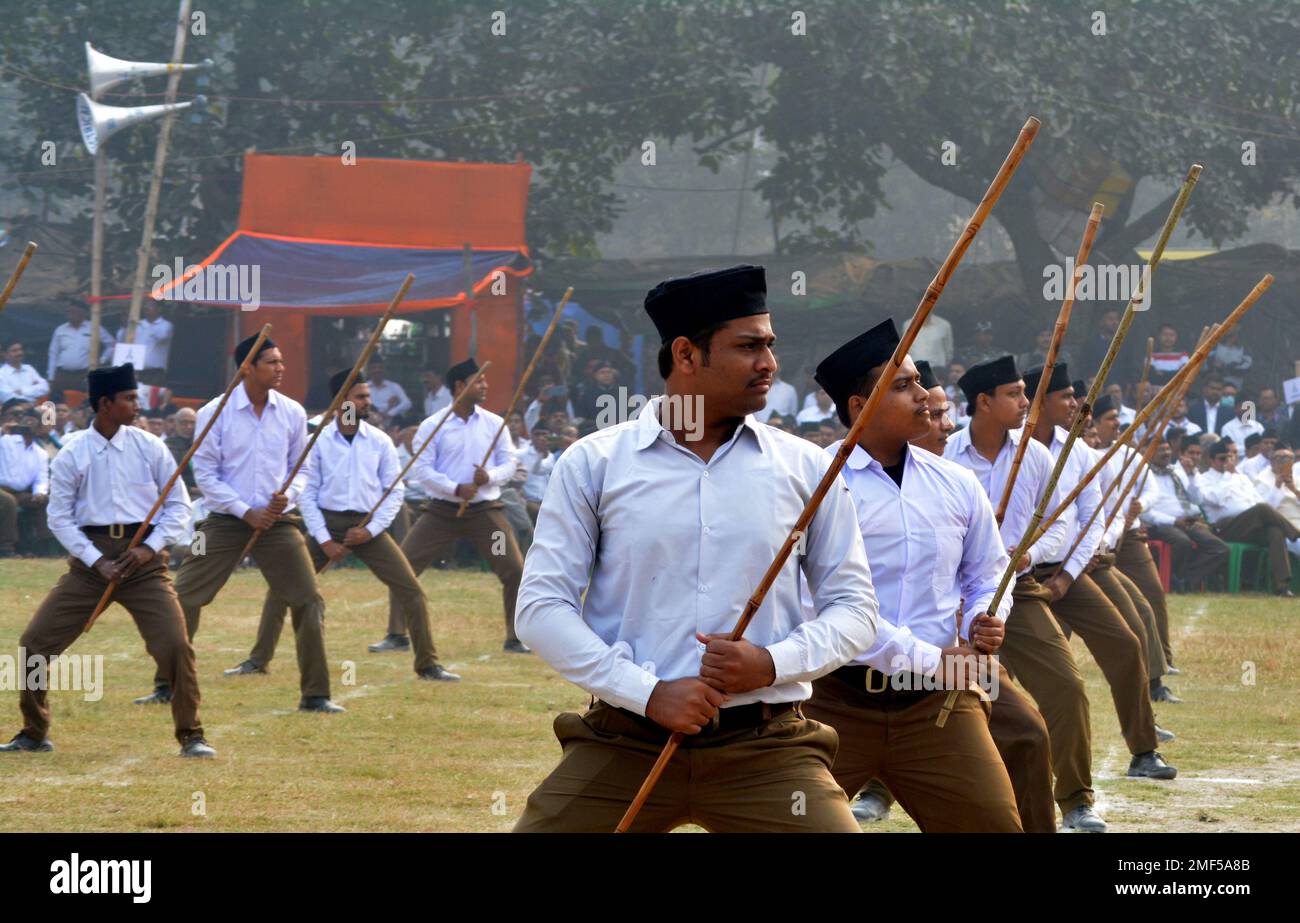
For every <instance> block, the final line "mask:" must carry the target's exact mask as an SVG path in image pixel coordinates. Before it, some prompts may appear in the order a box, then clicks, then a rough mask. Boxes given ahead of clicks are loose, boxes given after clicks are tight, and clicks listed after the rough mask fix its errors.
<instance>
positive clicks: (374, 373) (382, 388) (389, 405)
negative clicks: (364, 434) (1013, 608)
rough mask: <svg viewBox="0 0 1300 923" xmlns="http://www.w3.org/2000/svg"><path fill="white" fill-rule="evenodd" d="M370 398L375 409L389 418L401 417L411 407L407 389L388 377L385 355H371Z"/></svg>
mask: <svg viewBox="0 0 1300 923" xmlns="http://www.w3.org/2000/svg"><path fill="white" fill-rule="evenodd" d="M370 399H371V403H372V404H373V406H374V408H375V410H378V411H379V412H380V413H382V414H383V415H384V418H385V419H387V420H392V419H394V418H396V417H400V416H401V415H402V414H404V413H406V412H407V411H408V410H410V409H411V399H410V398H409V397H407V396H406V389H404V388H403V387H402V386H401V385H399V384H398V383H397V382H395V381H390V380H389V378H388V369H387V368H385V366H384V357H383V356H380V355H374V356H371V357H370Z"/></svg>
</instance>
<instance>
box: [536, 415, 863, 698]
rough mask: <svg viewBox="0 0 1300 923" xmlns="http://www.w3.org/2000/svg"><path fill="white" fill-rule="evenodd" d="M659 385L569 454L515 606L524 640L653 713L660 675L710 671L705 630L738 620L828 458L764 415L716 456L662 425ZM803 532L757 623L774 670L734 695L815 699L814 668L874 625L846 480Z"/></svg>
mask: <svg viewBox="0 0 1300 923" xmlns="http://www.w3.org/2000/svg"><path fill="white" fill-rule="evenodd" d="M661 400H662V398H655V399H653V400H652V401H651V402H650V403H649V404H648V405H647V406H646V408H645V409H643V410H642V412H641V413H640V414H639V415H638V416H637V417H636V418H635V419H633V420H629V421H627V422H625V423H619V424H616V425H614V426H610V427H606V428H605V429H601V430H597V431H596V432H595V433H592V434H591V435H589V436H586V437H584V438H583V439H579V440H578V441H577V442H575V443H574V444H573V445H572V446H570V447H569V449H568V450H567V451H565V453H564V454H563V455H561V456H560V459H559V461H558V462H556V465H555V469H554V471H553V472H552V473H551V482H550V485H549V486H548V487H547V489H546V499H545V500H544V502H543V503H542V508H541V513H540V515H539V516H538V520H537V529H536V533H535V537H534V539H533V544H532V547H531V548H529V549H528V558H527V561H526V562H525V564H524V576H523V583H522V585H521V586H520V588H519V603H518V607H517V608H516V611H515V628H516V630H517V631H518V633H519V637H520V639H521V640H523V642H524V643H525V644H527V645H529V646H530V647H532V648H533V649H534V650H535V651H537V653H538V654H539V655H540V656H541V657H542V658H543V659H544V660H546V662H547V663H549V664H550V665H551V666H552V667H554V668H555V669H556V670H557V671H558V672H559V673H560V674H561V675H562V676H564V677H565V678H566V679H568V680H569V681H570V682H572V683H575V684H576V685H578V686H581V687H582V688H583V689H585V690H587V691H588V692H590V693H592V694H593V695H596V696H598V697H599V698H601V699H603V700H604V701H606V702H609V703H610V704H612V705H616V706H618V707H621V708H627V709H630V710H632V711H634V712H636V713H637V714H642V715H643V714H645V706H646V702H647V701H648V700H649V698H650V694H651V692H652V691H653V690H654V687H655V684H656V683H658V682H659V680H660V679H661V678H662V679H664V680H674V679H679V678H682V677H686V676H698V675H699V671H700V657H701V655H702V653H703V651H704V648H703V646H702V645H700V644H699V643H698V642H697V641H696V639H695V633H696V632H701V633H704V634H721V633H724V632H730V631H731V630H732V629H733V628H734V627H735V623H736V620H737V618H738V617H739V615H740V613H741V611H742V610H743V609H744V608H745V604H746V602H747V600H748V599H749V598H750V596H751V595H752V594H753V592H754V590H755V589H756V588H757V587H758V585H759V583H760V582H761V581H762V579H763V575H764V573H765V572H766V570H767V569H768V567H769V566H771V563H772V560H773V559H774V558H775V556H776V553H777V551H778V550H779V549H780V547H781V546H782V544H783V543H784V542H785V540H786V537H787V536H788V535H789V534H790V530H791V529H792V528H793V527H794V524H795V522H796V521H797V520H798V518H799V515H800V514H801V513H802V512H803V508H804V505H805V504H806V503H807V501H808V499H809V498H810V497H811V496H812V493H813V491H814V490H815V489H816V486H817V483H818V481H819V480H820V479H821V477H822V475H823V474H824V473H825V472H826V470H827V468H828V467H829V465H830V457H829V456H828V455H826V453H825V452H823V451H822V450H821V449H819V448H818V447H817V446H814V445H812V444H811V443H809V442H807V441H806V440H803V439H799V438H798V437H797V436H792V435H790V434H788V433H783V432H781V431H779V430H777V429H774V428H773V427H770V426H766V425H764V424H761V423H758V422H757V421H756V420H754V418H753V417H752V416H749V417H746V418H745V419H744V421H743V422H742V423H741V424H740V425H738V426H737V427H736V431H735V433H734V434H733V435H732V437H731V439H730V440H728V441H727V442H726V443H725V444H723V445H722V446H719V447H718V449H717V451H715V452H714V453H713V456H712V458H710V460H709V461H708V462H707V463H706V462H704V461H703V460H702V459H701V458H699V456H697V455H695V454H694V453H693V452H690V451H688V450H687V449H685V448H683V447H682V446H680V445H678V444H677V442H676V441H675V440H674V439H673V437H672V435H671V434H670V433H669V432H668V431H667V430H665V429H664V428H663V426H662V424H661V423H660V422H659V405H660V401H661ZM802 545H803V548H802V549H800V548H798V547H796V550H795V553H794V554H791V556H790V558H789V560H788V561H787V562H786V565H785V567H784V568H783V569H782V570H781V572H780V574H779V575H778V576H777V578H776V580H775V581H774V582H773V584H772V587H771V589H770V590H769V591H768V593H767V596H766V597H765V598H764V600H763V604H762V605H761V606H760V607H759V609H758V611H757V612H756V613H755V615H754V618H753V621H752V622H751V623H750V625H749V628H748V629H747V630H746V632H745V637H746V638H747V639H748V640H749V641H751V642H752V643H754V644H756V645H758V646H760V647H766V648H767V651H768V653H769V654H770V655H771V657H772V663H773V664H774V666H775V668H776V681H775V682H774V683H773V684H772V685H771V686H767V687H764V688H762V689H755V690H753V691H751V692H746V693H743V694H738V695H733V696H732V697H731V700H730V702H728V704H727V705H726V706H724V707H729V706H735V705H745V704H748V703H751V702H759V701H762V702H769V703H778V702H795V701H803V700H805V699H807V698H808V697H809V696H810V695H811V694H812V687H811V685H810V683H811V681H812V680H813V679H816V678H817V677H819V676H822V675H824V674H826V673H829V672H830V671H831V670H834V669H836V668H838V667H841V666H843V665H844V664H846V663H848V662H849V661H851V660H853V659H854V658H855V657H857V656H858V655H860V654H862V653H863V652H865V651H866V650H867V649H868V648H869V647H870V646H871V644H872V642H873V641H874V639H875V634H876V632H875V624H876V614H877V612H878V607H877V605H876V598H875V595H874V593H873V591H872V587H871V572H870V570H869V569H868V567H867V558H866V554H865V552H864V551H863V546H862V535H861V534H860V533H859V532H858V527H857V515H856V512H855V510H854V507H853V499H852V497H851V496H850V494H849V492H848V488H847V487H846V486H845V485H844V482H843V480H840V479H837V480H836V482H835V483H834V484H833V485H832V487H831V489H830V490H829V491H828V492H827V494H826V496H825V499H824V500H823V502H822V504H821V506H820V507H819V509H818V511H817V515H816V516H814V517H813V520H812V522H811V523H810V524H809V527H808V531H807V534H806V535H805V536H804V537H803V541H802ZM801 552H802V553H801ZM801 570H802V572H803V574H804V575H805V576H806V577H807V579H808V584H809V587H810V591H811V595H812V598H813V600H814V605H815V608H816V617H815V618H813V619H811V620H810V619H808V618H807V617H806V615H805V613H804V611H803V609H802V607H801V605H800V592H799V580H798V576H799V572H800V571H801Z"/></svg>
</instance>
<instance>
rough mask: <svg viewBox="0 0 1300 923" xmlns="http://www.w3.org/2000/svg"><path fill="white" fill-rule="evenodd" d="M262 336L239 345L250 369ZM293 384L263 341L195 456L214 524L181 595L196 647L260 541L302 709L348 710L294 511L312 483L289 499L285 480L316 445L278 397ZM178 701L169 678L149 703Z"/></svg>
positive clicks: (201, 538)
mask: <svg viewBox="0 0 1300 923" xmlns="http://www.w3.org/2000/svg"><path fill="white" fill-rule="evenodd" d="M256 340H257V338H256V337H249V338H248V339H246V340H244V341H243V342H241V343H240V344H239V345H238V346H236V347H235V362H236V363H242V362H243V361H244V359H245V358H246V357H247V356H248V354H249V353H250V352H251V351H252V348H253V346H254V345H255V343H256ZM283 377H284V358H283V356H282V355H281V354H280V350H279V348H278V347H277V346H276V345H275V343H274V342H272V341H271V339H270V338H267V339H265V340H263V342H262V345H261V347H260V348H259V349H258V350H257V353H256V354H255V355H254V357H253V360H252V362H250V363H249V366H248V369H247V370H246V371H245V373H244V380H243V382H242V383H241V384H240V385H239V386H238V387H237V388H235V390H234V391H233V392H232V393H231V397H230V406H229V408H228V409H227V410H226V412H224V413H222V414H221V415H220V416H219V417H218V418H217V422H216V424H215V425H214V426H213V427H212V430H211V432H209V433H208V438H207V439H205V440H204V442H203V445H202V446H200V447H199V450H198V452H196V453H195V454H194V459H193V465H194V479H195V481H197V482H198V485H199V488H200V489H201V490H202V491H203V498H204V502H205V503H206V504H207V508H208V510H209V513H208V517H207V518H206V519H205V520H203V522H201V523H199V525H198V527H197V529H196V533H197V535H196V544H195V547H194V553H193V554H191V555H189V556H188V557H187V558H186V559H185V561H184V562H183V563H182V564H181V567H180V570H179V571H178V572H177V574H176V593H177V595H178V596H180V600H181V607H182V608H183V609H184V610H185V624H186V627H187V629H188V630H189V635H190V638H191V639H192V638H193V637H194V635H195V633H196V632H197V631H198V629H199V614H200V613H201V612H202V610H203V607H204V606H206V605H207V604H208V603H210V602H211V601H212V600H213V599H214V598H215V597H216V595H217V593H218V592H220V591H221V588H222V587H223V586H225V585H226V581H227V580H229V579H230V576H231V574H232V573H233V572H234V570H235V568H236V567H238V566H239V559H240V556H241V554H242V552H243V549H244V548H245V546H246V545H247V544H248V540H249V538H251V537H252V536H253V534H254V533H255V532H260V533H261V539H260V541H258V543H257V545H256V547H255V550H254V552H253V560H254V561H255V562H256V563H257V567H258V569H259V570H261V572H262V576H263V577H265V578H266V582H267V583H268V584H269V585H270V587H271V591H272V592H273V593H275V594H276V595H277V596H278V597H279V598H281V599H283V600H284V601H285V602H286V603H288V604H289V607H290V610H291V612H292V614H293V631H294V636H295V638H296V640H297V644H298V670H299V672H300V674H301V683H300V685H301V689H302V699H301V701H300V702H299V704H298V709H299V710H300V711H310V712H326V713H331V712H341V711H343V710H344V709H343V707H342V706H340V705H335V704H334V703H333V702H331V701H330V678H329V667H328V665H327V663H326V659H325V601H324V600H323V599H322V598H321V595H320V591H319V590H318V589H317V586H316V573H315V570H314V569H313V568H312V562H311V555H310V554H308V552H307V542H306V540H305V539H304V538H303V535H302V532H301V531H300V529H299V522H300V521H301V517H300V516H299V514H298V513H296V512H295V511H294V506H295V505H296V504H297V502H298V498H299V496H300V495H301V494H302V490H303V487H304V486H305V484H306V480H307V473H306V471H303V470H300V471H299V472H298V475H297V477H295V478H294V480H293V482H292V484H291V485H290V487H289V489H288V490H287V491H286V492H285V493H280V487H281V485H282V483H283V480H284V478H285V476H286V475H287V474H288V473H289V471H290V469H291V468H292V467H293V466H294V464H295V463H296V462H297V460H298V458H299V457H301V455H302V452H303V449H304V447H305V445H306V440H307V414H306V411H304V410H303V408H302V405H301V404H299V403H298V402H297V401H295V400H293V399H292V398H288V397H285V396H284V395H283V394H281V393H280V392H279V391H278V390H277V389H278V388H279V386H280V382H281V380H282V379H283ZM217 403H218V401H217V400H216V399H214V400H212V401H209V402H208V403H207V404H205V405H204V406H203V407H202V409H200V410H199V415H198V421H197V425H198V427H199V429H200V430H202V429H203V427H204V426H205V425H206V424H207V421H208V418H209V417H210V416H211V415H212V414H213V413H214V412H215V411H216V407H217ZM169 694H170V691H169V689H168V686H167V684H166V682H165V679H164V677H162V676H161V675H160V676H159V677H158V678H157V679H155V691H154V694H153V695H152V696H146V697H145V698H144V699H142V700H140V701H141V702H148V701H165V697H166V696H167V695H169Z"/></svg>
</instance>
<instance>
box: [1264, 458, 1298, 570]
mask: <svg viewBox="0 0 1300 923" xmlns="http://www.w3.org/2000/svg"><path fill="white" fill-rule="evenodd" d="M1294 466H1295V452H1294V450H1293V449H1292V448H1291V447H1290V446H1289V445H1284V446H1278V448H1277V449H1276V450H1274V452H1273V457H1272V458H1271V459H1270V466H1269V469H1268V470H1267V471H1261V472H1260V473H1259V474H1257V475H1256V476H1255V489H1256V490H1257V491H1259V495H1260V496H1261V497H1263V498H1264V502H1265V503H1267V504H1269V505H1270V506H1271V507H1273V508H1274V509H1275V510H1277V511H1278V512H1279V513H1281V514H1282V518H1283V519H1285V520H1286V521H1287V522H1289V523H1291V525H1293V526H1295V527H1296V528H1298V529H1300V491H1297V490H1296V485H1295V474H1294ZM1286 546H1287V548H1288V549H1289V550H1290V552H1291V553H1292V554H1294V555H1300V541H1297V540H1294V539H1293V540H1288V541H1287V543H1286Z"/></svg>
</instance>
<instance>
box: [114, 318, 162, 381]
mask: <svg viewBox="0 0 1300 923" xmlns="http://www.w3.org/2000/svg"><path fill="white" fill-rule="evenodd" d="M117 342H119V343H125V342H127V339H126V328H125V327H119V328H118V331H117ZM135 342H136V343H139V344H143V346H144V347H145V352H144V365H143V366H142V367H141V368H139V369H136V373H135V375H136V378H137V379H138V380H140V381H142V382H144V383H146V384H151V385H161V384H163V383H164V382H165V380H166V377H167V361H168V359H169V357H170V356H171V351H172V322H171V321H169V320H168V319H167V318H165V317H163V316H162V306H161V305H160V304H158V302H156V301H154V300H153V299H152V298H146V299H145V302H144V317H142V318H140V320H139V321H137V322H136V325H135Z"/></svg>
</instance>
